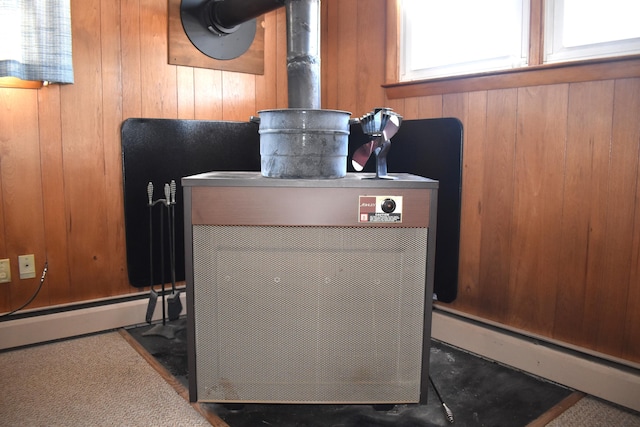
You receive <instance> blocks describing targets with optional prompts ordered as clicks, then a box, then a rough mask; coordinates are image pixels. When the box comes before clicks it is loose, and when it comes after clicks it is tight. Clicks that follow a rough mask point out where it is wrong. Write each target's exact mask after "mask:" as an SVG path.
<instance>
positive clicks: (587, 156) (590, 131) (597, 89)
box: [553, 81, 614, 345]
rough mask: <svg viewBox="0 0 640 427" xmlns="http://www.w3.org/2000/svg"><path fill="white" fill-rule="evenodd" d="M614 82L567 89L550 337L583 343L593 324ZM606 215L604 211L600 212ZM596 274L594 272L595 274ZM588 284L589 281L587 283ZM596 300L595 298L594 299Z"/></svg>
mask: <svg viewBox="0 0 640 427" xmlns="http://www.w3.org/2000/svg"><path fill="white" fill-rule="evenodd" d="M613 86H614V83H613V81H604V82H589V83H577V84H572V85H571V86H570V89H569V110H568V114H567V117H568V124H567V160H566V165H565V170H566V172H565V176H564V189H563V191H564V194H563V207H562V234H561V236H559V239H558V242H559V245H560V253H559V257H560V269H559V277H558V290H557V297H556V313H555V322H554V331H553V333H554V337H555V338H557V339H560V340H563V341H567V342H570V343H573V344H577V345H585V344H586V343H587V342H588V341H589V337H590V335H591V334H592V332H593V330H592V328H593V327H594V326H597V325H596V324H590V323H586V322H585V321H584V320H585V311H586V310H587V309H589V310H592V309H594V308H596V307H595V306H591V307H586V306H585V299H586V298H587V289H588V286H596V287H599V286H600V278H599V277H598V276H599V275H598V274H597V273H596V272H597V271H601V269H602V268H603V263H602V260H603V257H602V256H603V253H602V242H603V241H604V240H605V239H606V235H605V218H606V217H605V215H606V206H605V205H604V204H602V203H601V202H600V200H602V198H603V197H606V191H607V181H608V179H607V175H608V171H609V150H610V146H611V120H612V114H611V111H612V108H613ZM603 214H604V215H603ZM594 273H595V274H594ZM589 283H591V285H588V284H589ZM594 302H595V301H594Z"/></svg>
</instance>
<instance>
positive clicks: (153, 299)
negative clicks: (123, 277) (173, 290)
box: [145, 182, 158, 324]
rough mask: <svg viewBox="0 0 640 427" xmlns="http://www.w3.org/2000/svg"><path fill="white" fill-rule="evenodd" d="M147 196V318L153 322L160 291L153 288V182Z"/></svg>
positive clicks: (148, 321)
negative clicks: (148, 287)
mask: <svg viewBox="0 0 640 427" xmlns="http://www.w3.org/2000/svg"><path fill="white" fill-rule="evenodd" d="M147 196H148V197H149V286H150V288H151V290H150V291H149V304H148V305H147V315H146V317H145V320H146V321H147V323H149V324H151V321H152V320H153V312H154V311H155V309H156V303H157V302H158V293H157V292H156V291H155V290H154V289H153V183H152V182H149V184H147Z"/></svg>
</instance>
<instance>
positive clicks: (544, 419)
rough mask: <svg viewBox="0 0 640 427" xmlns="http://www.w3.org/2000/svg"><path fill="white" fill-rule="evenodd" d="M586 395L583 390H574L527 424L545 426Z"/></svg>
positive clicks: (530, 426)
mask: <svg viewBox="0 0 640 427" xmlns="http://www.w3.org/2000/svg"><path fill="white" fill-rule="evenodd" d="M585 396H586V394H584V393H583V392H581V391H574V392H573V393H571V394H570V395H569V396H567V397H565V398H564V399H562V400H561V401H560V402H559V403H558V404H557V405H555V406H554V407H553V408H551V409H549V410H548V411H547V412H545V413H544V414H542V415H540V416H539V417H538V418H536V419H535V420H533V421H531V422H530V423H529V424H527V427H544V426H546V425H547V424H549V423H550V422H551V421H553V420H555V419H556V418H558V417H559V416H560V415H562V414H563V413H564V412H565V411H566V410H567V409H569V408H571V407H572V406H573V405H575V404H576V403H578V402H579V401H580V399H582V398H583V397H585Z"/></svg>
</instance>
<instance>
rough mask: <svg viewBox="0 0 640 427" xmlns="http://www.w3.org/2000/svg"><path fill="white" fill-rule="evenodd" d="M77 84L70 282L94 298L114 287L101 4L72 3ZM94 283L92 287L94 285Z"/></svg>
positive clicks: (72, 102)
mask: <svg viewBox="0 0 640 427" xmlns="http://www.w3.org/2000/svg"><path fill="white" fill-rule="evenodd" d="M71 16H73V20H72V25H73V34H74V38H73V52H74V55H76V57H81V58H82V61H76V62H75V63H74V72H75V83H74V84H73V85H68V86H64V87H62V88H61V100H62V109H61V123H62V139H63V162H64V163H63V167H64V182H65V203H66V206H67V212H68V217H67V232H68V241H69V246H70V247H71V248H73V249H72V250H71V251H70V253H69V264H70V266H71V267H70V280H71V286H72V289H73V292H74V296H75V297H76V298H78V299H91V298H96V297H100V296H103V294H104V289H105V288H106V289H108V288H109V286H110V285H109V283H108V281H109V280H110V277H108V276H107V275H106V274H105V272H107V271H109V268H110V264H109V257H110V255H109V249H108V248H107V246H106V245H105V237H106V234H107V232H108V226H107V223H106V222H107V218H106V215H105V212H106V210H107V206H106V203H107V201H106V199H107V195H106V194H105V181H104V180H105V159H104V132H103V121H102V120H103V111H102V69H101V52H100V48H99V47H100V45H101V40H100V32H99V31H95V29H96V28H100V2H99V1H92V2H84V1H73V2H71ZM88 284H90V285H88Z"/></svg>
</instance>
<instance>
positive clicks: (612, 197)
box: [590, 79, 640, 354]
mask: <svg viewBox="0 0 640 427" xmlns="http://www.w3.org/2000/svg"><path fill="white" fill-rule="evenodd" d="M638 95H640V91H638V86H637V79H626V80H625V79H623V80H618V81H616V83H615V93H614V105H613V128H612V133H611V135H612V144H611V169H610V171H609V191H608V198H607V200H606V206H607V225H606V227H607V228H606V236H607V240H606V243H605V247H604V264H605V269H604V270H602V271H601V272H600V283H601V286H600V287H599V288H598V289H593V292H592V293H591V295H592V297H594V300H598V304H599V305H598V310H597V311H596V312H595V313H594V314H596V313H597V316H596V317H597V323H595V320H596V318H592V319H590V320H592V321H593V322H594V323H592V324H593V325H594V330H593V333H594V336H595V337H596V339H597V342H596V349H597V350H599V351H602V352H605V353H610V354H621V353H622V351H623V349H624V347H625V345H624V341H623V340H624V331H625V325H626V321H627V320H628V319H627V318H626V316H627V310H626V308H627V306H626V304H625V302H627V298H628V296H629V287H630V286H634V287H637V286H638V283H637V282H636V283H630V281H629V279H630V272H631V268H632V260H631V254H632V252H633V234H632V231H633V229H634V228H633V226H634V217H635V208H636V200H635V196H636V193H637V185H638V155H639V142H640V131H639V126H640V125H639V124H638V111H640V98H639V97H638ZM631 309H632V310H634V311H636V310H637V309H638V307H631Z"/></svg>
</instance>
